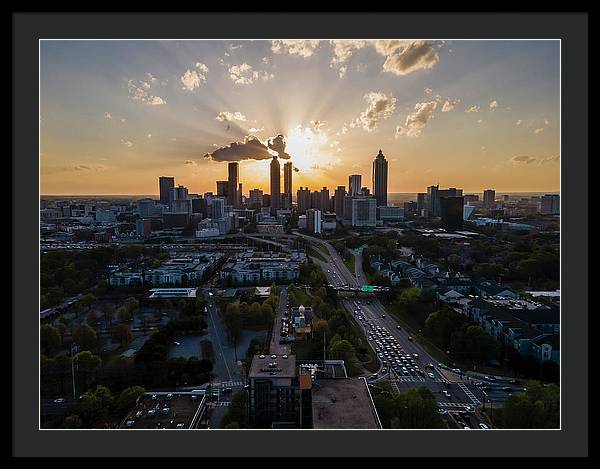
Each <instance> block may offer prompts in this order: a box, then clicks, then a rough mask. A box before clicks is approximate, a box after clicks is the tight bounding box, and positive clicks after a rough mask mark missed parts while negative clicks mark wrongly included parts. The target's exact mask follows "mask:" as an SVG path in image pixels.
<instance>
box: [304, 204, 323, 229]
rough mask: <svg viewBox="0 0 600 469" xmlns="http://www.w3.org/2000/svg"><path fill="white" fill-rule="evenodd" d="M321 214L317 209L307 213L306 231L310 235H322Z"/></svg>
mask: <svg viewBox="0 0 600 469" xmlns="http://www.w3.org/2000/svg"><path fill="white" fill-rule="evenodd" d="M321 213H322V212H321V210H319V209H317V208H310V209H308V210H307V211H306V229H307V231H308V232H309V233H321V231H322V229H321Z"/></svg>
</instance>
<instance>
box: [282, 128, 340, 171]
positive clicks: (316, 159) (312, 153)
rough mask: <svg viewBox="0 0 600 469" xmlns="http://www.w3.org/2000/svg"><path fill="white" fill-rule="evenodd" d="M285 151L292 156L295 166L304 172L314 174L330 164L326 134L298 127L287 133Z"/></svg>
mask: <svg viewBox="0 0 600 469" xmlns="http://www.w3.org/2000/svg"><path fill="white" fill-rule="evenodd" d="M285 138H286V149H285V151H286V152H287V153H288V154H289V155H290V156H291V161H292V163H294V166H295V167H296V168H298V169H299V170H300V171H302V172H312V171H314V170H315V169H317V168H319V167H321V166H323V165H324V164H325V165H326V164H328V163H329V160H330V153H329V147H328V145H327V144H328V140H329V139H328V138H327V135H326V133H325V132H320V131H314V130H313V129H312V128H310V127H302V126H301V125H297V126H295V127H293V128H292V129H291V130H290V131H288V132H287V133H286V137H285Z"/></svg>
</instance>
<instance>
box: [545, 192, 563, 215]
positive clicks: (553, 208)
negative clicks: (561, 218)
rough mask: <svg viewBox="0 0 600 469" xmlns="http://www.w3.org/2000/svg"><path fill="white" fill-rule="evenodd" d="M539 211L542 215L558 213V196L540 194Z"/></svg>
mask: <svg viewBox="0 0 600 469" xmlns="http://www.w3.org/2000/svg"><path fill="white" fill-rule="evenodd" d="M540 213H542V215H559V214H560V196H559V195H558V194H546V195H544V196H542V200H541V203H540Z"/></svg>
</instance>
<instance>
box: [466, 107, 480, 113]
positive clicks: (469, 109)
mask: <svg viewBox="0 0 600 469" xmlns="http://www.w3.org/2000/svg"><path fill="white" fill-rule="evenodd" d="M480 109H481V108H480V107H479V106H471V107H470V108H468V109H467V110H466V111H465V112H479V110H480Z"/></svg>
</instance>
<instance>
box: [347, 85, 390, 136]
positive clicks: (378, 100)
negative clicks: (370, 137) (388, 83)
mask: <svg viewBox="0 0 600 469" xmlns="http://www.w3.org/2000/svg"><path fill="white" fill-rule="evenodd" d="M364 99H365V100H366V101H367V103H368V106H367V109H365V110H364V111H363V112H361V113H360V115H359V116H358V118H357V119H356V124H357V125H360V126H362V128H363V129H364V130H366V131H367V132H371V131H373V130H375V128H376V127H377V124H378V123H379V121H382V120H385V119H387V118H388V117H390V116H391V115H392V114H393V113H394V110H395V109H396V101H397V100H396V98H394V97H393V96H392V95H391V94H390V95H386V94H385V93H382V92H380V91H371V92H370V93H367V94H365V95H364Z"/></svg>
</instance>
